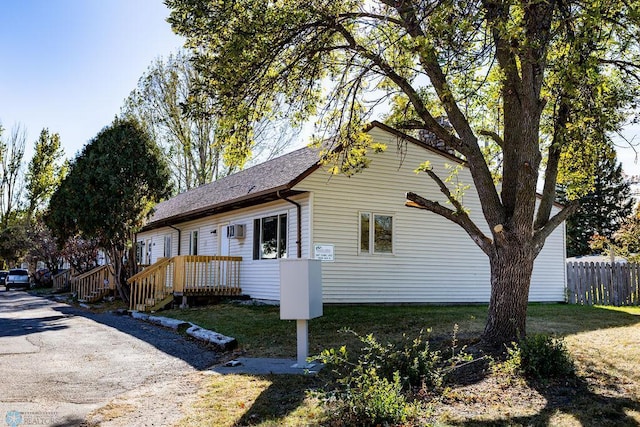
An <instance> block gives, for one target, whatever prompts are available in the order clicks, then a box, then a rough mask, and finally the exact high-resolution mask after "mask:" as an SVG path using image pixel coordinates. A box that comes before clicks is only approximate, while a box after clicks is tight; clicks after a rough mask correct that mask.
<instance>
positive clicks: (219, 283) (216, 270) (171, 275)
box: [128, 255, 242, 311]
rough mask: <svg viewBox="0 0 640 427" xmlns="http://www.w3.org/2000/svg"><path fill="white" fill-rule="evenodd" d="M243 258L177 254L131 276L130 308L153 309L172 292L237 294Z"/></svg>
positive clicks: (159, 305)
mask: <svg viewBox="0 0 640 427" xmlns="http://www.w3.org/2000/svg"><path fill="white" fill-rule="evenodd" d="M241 261H242V257H227V256H199V255H180V256H175V257H172V258H165V259H162V260H160V261H158V262H156V263H155V264H153V265H152V266H150V267H148V268H145V269H144V270H143V271H141V272H139V273H138V274H136V275H134V276H132V277H131V278H130V279H129V280H128V282H129V283H130V284H131V295H130V308H131V309H132V310H138V311H154V310H156V309H158V308H160V307H161V306H162V305H165V304H166V303H168V302H170V301H169V300H172V299H173V296H174V295H220V296H231V295H240V294H241V293H242V290H241V288H240V262H241Z"/></svg>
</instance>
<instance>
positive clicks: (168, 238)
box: [162, 234, 171, 258]
mask: <svg viewBox="0 0 640 427" xmlns="http://www.w3.org/2000/svg"><path fill="white" fill-rule="evenodd" d="M162 255H163V256H164V257H165V258H171V234H168V235H166V236H164V252H163V254H162Z"/></svg>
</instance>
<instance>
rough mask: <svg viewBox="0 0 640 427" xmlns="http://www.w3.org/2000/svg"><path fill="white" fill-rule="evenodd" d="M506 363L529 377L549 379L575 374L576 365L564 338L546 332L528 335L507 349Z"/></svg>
mask: <svg viewBox="0 0 640 427" xmlns="http://www.w3.org/2000/svg"><path fill="white" fill-rule="evenodd" d="M507 352H508V354H509V358H508V360H507V362H506V363H508V364H510V365H512V366H514V368H515V370H517V371H519V373H521V374H522V375H524V376H525V377H526V378H528V379H533V380H543V381H544V380H547V379H555V378H565V377H568V376H573V375H574V373H575V367H574V363H573V359H572V358H571V356H570V355H569V352H568V351H567V348H566V346H565V344H564V340H562V339H560V338H553V337H550V336H549V335H545V334H535V335H531V336H527V337H526V338H525V339H523V340H522V341H520V342H519V343H517V344H516V343H514V344H513V345H512V346H511V347H510V348H508V349H507Z"/></svg>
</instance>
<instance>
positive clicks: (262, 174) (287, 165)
mask: <svg viewBox="0 0 640 427" xmlns="http://www.w3.org/2000/svg"><path fill="white" fill-rule="evenodd" d="M318 160H319V151H318V150H317V149H315V148H309V147H305V148H301V149H299V150H296V151H293V152H291V153H288V154H285V155H283V156H280V157H278V158H275V159H273V160H269V161H267V162H264V163H261V164H258V165H255V166H253V167H250V168H247V169H245V170H243V171H240V172H237V173H234V174H233V175H229V176H227V177H224V178H221V179H219V180H217V181H214V182H212V183H210V184H205V185H202V186H200V187H198V188H194V189H193V190H189V191H187V192H184V193H182V194H178V195H177V196H175V197H173V198H171V199H169V200H167V201H164V202H161V203H159V204H158V205H156V207H155V210H154V212H153V214H152V216H151V218H150V219H149V221H148V222H147V224H146V225H145V227H144V228H145V229H150V228H155V227H158V226H162V225H166V224H168V223H174V221H172V220H179V219H181V218H195V217H197V216H198V213H199V212H203V213H204V211H211V210H213V209H216V208H223V207H225V206H227V205H232V204H234V203H237V202H240V201H247V200H251V199H257V198H260V197H261V196H265V195H268V194H273V193H275V192H276V191H278V190H280V191H282V190H287V189H289V188H291V187H292V186H293V185H295V184H296V183H297V182H298V181H299V180H300V179H302V178H304V177H305V176H306V175H307V174H308V173H309V172H310V171H311V170H312V169H315V167H316V166H317V164H318Z"/></svg>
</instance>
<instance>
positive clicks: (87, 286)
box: [71, 265, 115, 302]
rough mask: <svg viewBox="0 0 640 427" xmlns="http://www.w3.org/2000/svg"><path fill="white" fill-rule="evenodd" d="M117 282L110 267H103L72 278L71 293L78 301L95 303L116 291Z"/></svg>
mask: <svg viewBox="0 0 640 427" xmlns="http://www.w3.org/2000/svg"><path fill="white" fill-rule="evenodd" d="M114 285H115V282H114V280H113V275H112V274H111V271H110V269H109V266H108V265H102V266H99V267H96V268H94V269H93V270H90V271H87V272H86V273H83V274H81V275H79V276H75V277H72V278H71V291H73V292H76V293H77V295H78V300H81V301H82V300H83V301H89V302H93V301H95V300H97V299H100V298H102V297H103V296H104V295H106V293H108V292H109V291H110V290H112V289H114Z"/></svg>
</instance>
